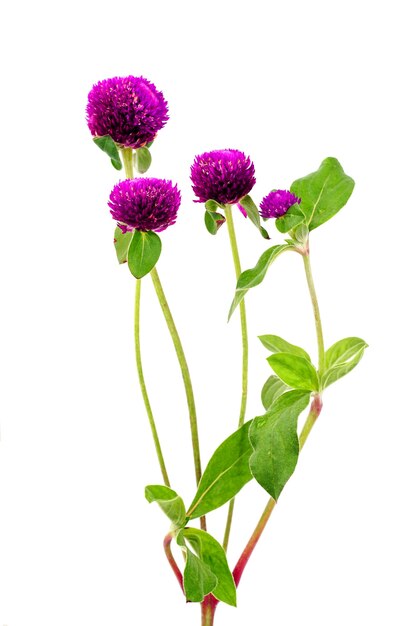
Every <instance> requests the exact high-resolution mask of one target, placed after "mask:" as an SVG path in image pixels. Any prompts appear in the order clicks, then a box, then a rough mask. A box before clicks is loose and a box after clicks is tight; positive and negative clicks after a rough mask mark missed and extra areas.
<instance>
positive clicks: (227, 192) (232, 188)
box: [191, 150, 256, 204]
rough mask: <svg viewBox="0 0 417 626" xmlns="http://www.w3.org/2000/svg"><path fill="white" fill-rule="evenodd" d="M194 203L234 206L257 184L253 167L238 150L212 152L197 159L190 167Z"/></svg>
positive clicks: (205, 153) (247, 158)
mask: <svg viewBox="0 0 417 626" xmlns="http://www.w3.org/2000/svg"><path fill="white" fill-rule="evenodd" d="M191 182H192V184H193V190H194V193H195V195H196V196H197V198H198V199H197V200H195V201H194V202H207V200H216V202H221V203H224V204H235V203H236V202H239V200H240V199H241V198H243V197H244V196H246V195H247V194H248V193H249V192H250V190H251V189H252V187H253V186H254V184H255V183H256V178H255V168H254V165H253V163H252V161H251V160H250V159H249V157H247V156H245V155H244V154H243V152H240V151H239V150H213V151H212V152H204V153H203V154H200V155H199V156H196V157H195V159H194V163H193V164H192V166H191Z"/></svg>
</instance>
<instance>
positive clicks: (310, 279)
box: [303, 245, 324, 374]
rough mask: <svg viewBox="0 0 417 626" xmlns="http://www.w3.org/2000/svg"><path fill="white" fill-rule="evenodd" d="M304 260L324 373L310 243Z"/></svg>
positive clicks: (320, 364)
mask: <svg viewBox="0 0 417 626" xmlns="http://www.w3.org/2000/svg"><path fill="white" fill-rule="evenodd" d="M303 262H304V269H305V273H306V278H307V284H308V289H309V292H310V297H311V303H312V305H313V311H314V320H315V323H316V335H317V347H318V353H319V374H322V373H323V371H324V340H323V329H322V325H321V318H320V309H319V303H318V300H317V294H316V289H315V287H314V282H313V274H312V272H311V263H310V251H309V249H308V245H307V250H306V252H305V254H303Z"/></svg>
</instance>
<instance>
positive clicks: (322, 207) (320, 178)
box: [291, 157, 355, 230]
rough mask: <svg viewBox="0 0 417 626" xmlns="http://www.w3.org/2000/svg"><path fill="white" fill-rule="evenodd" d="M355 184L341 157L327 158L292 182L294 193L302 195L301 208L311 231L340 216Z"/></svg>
mask: <svg viewBox="0 0 417 626" xmlns="http://www.w3.org/2000/svg"><path fill="white" fill-rule="evenodd" d="M354 186H355V183H354V181H353V179H352V178H350V176H347V175H346V174H345V173H344V171H343V168H342V166H341V165H340V163H339V161H338V160H337V159H334V158H333V157H328V158H327V159H324V161H323V162H322V164H321V165H320V167H319V169H318V170H317V171H316V172H313V173H312V174H308V176H304V178H299V179H298V180H296V181H295V182H293V184H292V185H291V193H294V194H295V195H296V196H298V197H299V198H301V205H300V209H301V211H302V212H303V213H304V215H305V216H306V224H307V225H308V226H309V229H310V230H313V229H314V228H317V226H320V225H321V224H323V223H324V222H327V220H329V219H330V218H331V217H333V215H336V213H338V211H340V209H341V208H342V207H344V206H345V204H346V202H347V201H348V200H349V198H350V196H351V194H352V191H353V188H354Z"/></svg>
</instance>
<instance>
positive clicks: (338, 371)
mask: <svg viewBox="0 0 417 626" xmlns="http://www.w3.org/2000/svg"><path fill="white" fill-rule="evenodd" d="M167 111H168V108H167V104H166V102H165V99H164V97H163V95H162V93H161V92H159V91H158V90H157V89H156V87H155V86H154V85H153V84H152V83H151V82H149V81H148V80H147V79H145V78H143V77H141V78H135V77H133V76H128V77H126V78H111V79H108V80H103V81H100V82H99V83H97V84H96V85H94V87H93V88H92V90H91V92H90V94H89V96H88V105H87V122H88V126H89V128H90V131H91V133H92V134H93V136H94V141H95V143H96V144H97V145H98V146H99V147H100V148H101V149H102V150H103V151H104V152H106V153H107V154H108V156H109V157H110V159H111V162H112V164H113V165H114V166H115V167H116V168H117V169H119V170H120V169H122V166H123V165H124V169H125V174H126V179H125V180H121V181H120V182H119V183H117V184H116V185H115V186H114V187H113V190H112V191H111V193H110V198H109V207H110V213H111V215H112V217H113V218H114V219H115V220H116V222H117V227H116V230H115V236H114V243H115V249H116V254H117V258H118V260H119V263H121V264H123V263H126V262H127V265H128V267H129V270H130V272H131V273H132V275H133V276H134V277H135V279H136V296H135V316H134V327H135V352H136V364H137V370H138V377H139V384H140V388H141V391H142V396H143V401H144V405H145V410H146V414H147V417H148V421H149V424H150V428H151V431H152V436H153V440H154V444H155V450H156V453H157V457H158V461H159V466H160V470H161V475H162V482H163V484H152V485H148V486H147V487H146V489H145V496H146V498H147V500H148V501H149V502H157V503H158V504H159V506H160V507H161V509H162V511H163V512H164V513H165V515H166V516H167V517H168V519H169V522H170V526H169V530H168V532H167V534H166V536H165V539H164V543H163V545H164V550H165V554H166V557H167V560H168V563H169V564H170V566H171V568H172V571H173V573H174V575H175V577H176V579H177V581H178V583H179V585H180V588H181V592H182V593H183V594H184V597H185V599H186V600H187V601H188V602H195V603H200V605H201V624H202V626H211V625H212V624H213V623H214V616H215V611H216V607H217V606H218V604H219V602H225V603H226V604H230V605H232V606H236V588H237V586H238V585H239V582H240V579H241V577H242V574H243V572H244V570H245V567H246V565H247V563H248V561H249V559H250V557H251V554H252V552H253V550H254V548H255V546H256V544H257V542H258V540H259V538H260V537H261V535H262V532H263V530H264V528H265V526H266V524H267V522H268V520H269V518H270V516H271V514H272V511H273V510H274V508H275V505H276V502H277V500H278V498H279V496H280V494H281V492H282V490H283V488H284V487H285V485H286V483H287V482H288V480H289V478H290V477H291V475H292V474H293V472H294V470H295V467H296V465H297V460H298V456H299V453H300V451H301V450H302V448H303V446H304V444H305V442H306V440H307V438H308V436H309V434H310V431H311V429H312V427H313V425H314V423H315V421H316V420H317V418H318V417H319V415H320V413H321V411H322V407H323V394H324V391H325V389H326V388H327V387H328V386H329V385H331V384H332V383H334V382H336V381H337V380H339V379H340V378H342V377H343V376H345V375H346V374H347V373H348V372H350V371H351V370H352V369H353V368H354V367H355V366H356V365H357V364H358V362H359V361H360V359H361V358H362V355H363V353H364V351H365V349H366V347H367V344H366V343H365V342H364V341H363V340H362V339H360V338H358V337H347V338H344V339H341V340H339V341H337V342H336V343H335V344H333V345H332V346H330V347H328V348H327V349H326V347H325V342H324V337H323V329H322V323H321V317H320V311H319V305H318V299H317V294H316V290H315V286H314V282H313V276H312V271H311V264H310V233H311V231H313V230H314V229H315V228H317V227H318V226H321V225H322V224H324V223H325V222H327V221H328V220H329V219H330V218H332V217H333V216H334V215H336V213H338V211H340V209H341V208H342V207H343V206H344V205H345V204H346V202H347V201H348V199H349V197H350V195H351V193H352V191H353V188H354V182H353V180H352V179H351V178H350V177H349V176H347V175H346V174H345V172H344V171H343V169H342V166H341V165H340V163H339V162H338V161H337V160H336V159H335V158H332V157H329V158H327V159H325V160H324V161H323V162H322V164H321V165H320V167H319V169H318V170H317V171H315V172H313V173H311V174H308V175H307V176H304V177H302V178H298V179H297V180H296V181H295V182H294V183H293V184H292V185H291V187H290V189H289V190H287V189H273V190H272V191H270V192H269V193H267V194H266V195H265V196H264V197H263V199H262V200H261V202H260V205H259V208H258V206H257V205H256V203H255V202H254V200H253V199H252V198H251V197H250V196H249V195H248V194H249V193H250V192H252V190H253V188H254V186H255V183H256V179H255V167H254V165H253V163H252V161H251V159H250V158H249V157H248V156H246V155H245V154H244V153H243V152H241V151H240V150H236V149H224V150H213V151H210V152H204V153H203V154H200V155H197V156H196V157H195V159H194V162H193V164H192V165H191V182H192V188H193V191H194V193H195V196H196V199H195V202H197V203H204V206H205V214H204V221H205V225H206V228H207V230H208V231H209V233H210V234H212V235H216V234H217V233H218V232H219V229H220V227H221V226H222V225H223V224H224V223H226V225H227V232H228V239H229V243H230V248H231V254H232V260H233V264H234V269H235V273H236V280H237V284H236V290H235V293H234V297H233V300H232V303H231V306H230V310H229V319H230V318H231V316H232V315H233V313H234V311H235V309H236V308H239V311H240V325H241V339H242V352H241V372H242V381H241V383H242V384H241V399H240V410H239V415H238V418H237V420H236V425H235V428H236V430H233V428H232V427H231V431H232V432H231V434H230V435H229V437H227V439H226V440H225V441H223V442H222V443H221V444H220V445H219V446H218V448H217V449H216V450H215V451H214V453H213V455H212V457H211V458H210V460H209V462H208V463H207V465H206V466H205V468H204V471H202V465H201V458H200V448H199V436H198V425H197V412H196V406H195V399H194V393H193V387H192V383H191V376H190V372H189V368H188V365H187V361H186V358H185V354H184V350H183V347H182V343H181V340H180V337H179V334H178V331H177V328H176V326H175V323H174V319H173V316H172V313H171V310H170V308H169V306H168V302H167V299H166V296H165V293H164V291H163V288H162V284H161V280H160V278H159V275H158V273H157V270H156V264H157V261H158V259H159V257H160V254H161V250H162V242H161V238H160V237H159V235H158V234H157V233H158V232H161V231H165V230H166V229H167V228H168V227H169V226H171V225H173V224H174V223H175V221H176V217H177V212H178V210H179V208H180V203H181V194H180V191H179V190H178V188H177V186H176V185H175V184H174V183H173V182H172V181H168V180H162V179H157V178H141V177H140V176H135V171H136V173H137V174H143V173H145V172H146V171H147V169H148V168H149V166H150V164H151V158H150V151H149V148H150V146H151V143H152V142H153V140H154V139H155V137H156V134H157V132H158V131H159V130H161V128H163V126H164V124H165V123H166V121H167V119H168V115H167ZM234 207H237V208H238V210H239V211H240V213H241V214H243V216H244V217H245V218H248V219H249V221H250V222H252V223H253V225H254V226H255V227H256V229H257V230H258V231H259V233H260V235H261V236H262V237H263V238H264V239H266V240H269V239H270V234H269V233H268V231H267V230H266V228H265V227H264V226H263V223H265V222H268V221H269V223H270V220H274V222H275V229H273V230H274V233H275V234H276V235H278V236H280V235H284V236H285V238H284V240H283V241H281V242H278V243H276V244H274V245H272V246H270V247H268V248H267V249H266V250H265V251H264V252H263V253H262V254H261V256H260V258H259V260H258V261H257V263H256V264H255V266H254V267H253V268H251V269H248V270H246V271H244V272H242V269H241V262H240V256H239V251H238V243H237V237H236V232H235V228H234V217H233V213H234V211H235V209H234ZM167 236H168V235H167ZM169 236H173V235H171V234H170V235H169ZM284 252H295V253H297V255H299V256H300V257H301V258H302V261H303V267H304V273H305V276H306V281H307V287H308V290H309V294H310V298H311V302H312V308H313V314H314V323H315V331H316V338H317V352H318V358H317V365H315V364H314V362H313V359H312V358H311V356H310V355H309V354H308V353H307V352H306V351H305V350H304V349H303V348H302V347H300V346H298V345H295V344H293V343H290V342H289V341H287V340H286V339H283V338H282V337H281V336H279V335H276V334H267V335H262V336H261V337H259V339H260V341H261V342H262V344H263V345H264V347H265V348H266V349H267V350H268V352H269V353H270V355H269V356H268V357H267V361H268V363H269V365H270V366H271V368H272V371H273V373H272V374H271V375H270V376H269V378H268V379H267V380H266V382H265V384H264V385H263V388H262V390H261V400H262V404H263V406H264V409H265V410H264V413H263V414H262V415H259V416H254V417H252V418H251V419H249V420H246V410H247V392H248V356H249V353H248V346H249V339H248V326H247V319H246V309H245V297H246V295H247V294H248V293H249V291H251V290H252V289H253V288H254V287H256V286H257V285H259V284H260V283H261V282H262V281H263V280H264V279H265V277H266V275H267V273H268V270H269V268H270V266H271V265H272V263H273V262H274V261H275V260H276V259H277V258H278V256H280V255H281V254H283V253H284ZM148 274H149V275H150V277H151V280H152V282H153V285H154V288H155V291H156V294H157V296H158V299H159V302H160V305H161V308H162V312H163V314H164V317H165V321H166V323H167V326H168V329H169V331H170V334H171V338H172V342H173V346H174V350H175V352H176V355H177V358H178V363H179V366H180V368H181V373H182V378H183V381H184V391H185V399H186V402H187V405H188V413H189V425H190V436H191V446H192V450H193V457H194V473H195V479H196V492H195V495H194V498H193V499H192V501H191V503H190V504H189V505H188V506H186V505H185V503H184V500H183V499H182V498H181V496H180V495H178V491H174V489H173V488H172V486H171V484H170V480H169V476H168V469H167V467H166V463H165V458H164V454H163V450H162V445H161V441H160V438H159V434H158V430H157V426H156V420H155V417H154V413H153V410H152V406H151V400H150V397H149V394H148V391H147V387H146V383H145V378H144V373H143V363H142V355H141V343H140V299H141V298H140V294H141V281H142V280H143V279H144V278H145V277H146V276H147V275H148ZM204 332H206V331H205V330H204ZM308 406H309V410H308V412H307V415H306V417H305V419H304V424H303V426H302V427H301V428H299V426H298V422H299V420H300V416H301V415H302V414H303V413H304V411H306V410H307V407H308ZM252 479H255V481H257V482H258V483H259V485H260V486H261V487H262V488H263V489H264V490H265V491H266V493H267V494H268V495H269V500H268V501H267V504H266V507H265V509H264V511H263V513H262V514H261V516H260V519H259V522H258V524H257V525H256V527H255V529H254V531H253V533H252V535H251V537H250V538H249V541H248V542H247V544H246V546H244V547H243V549H242V553H241V556H240V558H239V559H238V561H237V563H236V565H235V566H234V568H233V569H232V568H230V566H229V563H228V560H227V556H226V551H227V547H228V542H229V536H230V532H231V528H232V519H233V505H234V498H235V497H236V496H237V494H238V493H239V492H240V491H241V490H242V489H243V487H244V486H245V485H246V484H247V483H248V482H249V481H251V480H252ZM226 504H227V505H228V511H227V517H226V523H225V532H224V536H223V540H222V543H220V542H219V541H218V540H217V539H216V538H215V537H213V536H212V535H211V534H209V533H208V532H207V522H206V517H207V515H208V514H210V513H211V512H212V511H214V510H215V509H218V508H219V507H222V506H223V505H226ZM197 521H199V525H200V527H199V528H196V527H195V522H197ZM173 541H174V543H175V544H177V546H178V547H179V549H180V551H181V552H182V553H183V556H184V564H183V565H182V566H180V565H179V562H181V560H178V559H177V558H176V557H175V556H174V554H173V551H172V547H171V546H172V542H173Z"/></svg>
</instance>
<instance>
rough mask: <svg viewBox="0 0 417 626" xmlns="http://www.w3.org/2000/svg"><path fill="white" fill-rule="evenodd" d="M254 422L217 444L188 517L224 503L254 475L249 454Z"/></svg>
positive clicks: (203, 512) (199, 514)
mask: <svg viewBox="0 0 417 626" xmlns="http://www.w3.org/2000/svg"><path fill="white" fill-rule="evenodd" d="M249 425H250V422H246V424H244V425H243V426H242V427H241V428H239V429H238V430H237V431H236V432H234V433H233V434H232V435H230V437H228V438H227V439H226V440H225V441H223V443H222V444H221V445H220V446H219V447H218V448H217V450H216V451H215V452H214V454H213V456H212V457H211V459H210V461H209V462H208V464H207V467H206V469H205V471H204V473H203V475H202V477H201V480H200V483H199V485H198V489H197V493H196V495H195V497H194V500H193V501H192V503H191V506H190V507H189V509H188V512H187V517H189V518H190V519H194V518H196V517H201V516H202V515H205V514H206V513H209V512H210V511H214V509H217V508H218V507H220V506H222V505H223V504H225V503H226V502H228V501H229V500H231V499H232V498H234V497H235V495H236V494H237V493H238V492H239V491H240V490H241V489H242V487H243V486H244V485H246V483H247V482H249V481H250V480H251V478H252V474H251V473H250V469H249V456H250V454H251V452H252V448H251V445H250V443H249V437H248V431H249Z"/></svg>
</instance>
